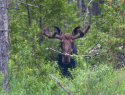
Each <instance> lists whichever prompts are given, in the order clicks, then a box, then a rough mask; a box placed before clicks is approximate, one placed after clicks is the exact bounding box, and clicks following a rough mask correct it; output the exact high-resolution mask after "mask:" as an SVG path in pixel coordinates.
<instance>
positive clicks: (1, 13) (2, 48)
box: [0, 0, 9, 92]
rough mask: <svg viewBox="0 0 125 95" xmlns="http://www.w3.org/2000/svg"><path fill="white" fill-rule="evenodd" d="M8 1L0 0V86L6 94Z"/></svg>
mask: <svg viewBox="0 0 125 95" xmlns="http://www.w3.org/2000/svg"><path fill="white" fill-rule="evenodd" d="M7 7H8V0H0V72H1V71H2V73H3V74H4V80H3V82H2V86H3V87H4V88H5V91H6V92H9V88H8V70H7V67H8V57H9V42H8V10H7Z"/></svg>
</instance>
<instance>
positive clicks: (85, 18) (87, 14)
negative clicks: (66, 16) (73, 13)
mask: <svg viewBox="0 0 125 95" xmlns="http://www.w3.org/2000/svg"><path fill="white" fill-rule="evenodd" d="M92 1H93V0H91V1H90V2H89V3H88V5H87V10H86V11H87V14H86V16H85V19H84V24H83V26H85V21H86V18H87V16H88V13H89V10H88V6H89V5H90V3H91V2H92Z"/></svg>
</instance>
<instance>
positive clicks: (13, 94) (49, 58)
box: [0, 0, 125, 95]
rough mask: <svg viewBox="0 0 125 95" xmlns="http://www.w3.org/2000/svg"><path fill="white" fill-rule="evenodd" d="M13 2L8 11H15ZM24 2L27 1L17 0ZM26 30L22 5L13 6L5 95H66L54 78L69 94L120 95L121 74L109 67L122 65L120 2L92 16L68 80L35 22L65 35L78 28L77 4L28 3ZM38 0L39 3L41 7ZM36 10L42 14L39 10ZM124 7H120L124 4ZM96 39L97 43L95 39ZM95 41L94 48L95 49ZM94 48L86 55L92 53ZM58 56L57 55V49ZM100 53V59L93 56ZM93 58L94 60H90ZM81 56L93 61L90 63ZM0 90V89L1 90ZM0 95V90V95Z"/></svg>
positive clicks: (55, 0) (52, 0)
mask: <svg viewBox="0 0 125 95" xmlns="http://www.w3.org/2000/svg"><path fill="white" fill-rule="evenodd" d="M15 1H16V0H13V1H12V2H11V3H10V4H9V7H15ZM22 1H24V3H26V0H22ZM27 1H28V3H29V4H31V5H35V6H38V7H37V8H36V7H34V6H30V5H29V6H28V7H29V13H30V20H31V26H30V25H29V18H28V10H27V6H26V4H20V3H19V2H17V4H16V7H17V8H20V9H17V10H15V9H14V10H10V11H9V13H11V22H10V25H9V28H10V29H11V33H10V36H11V47H10V53H9V54H10V56H9V64H8V73H9V90H10V93H9V94H10V95H41V94H42V95H50V94H51V95H67V92H66V91H64V90H63V89H62V88H61V87H59V85H58V84H57V83H56V82H54V80H53V79H52V78H51V77H50V76H49V74H53V76H54V77H56V78H57V79H58V80H59V81H60V83H61V84H62V85H63V86H65V87H66V88H67V89H68V90H69V91H70V92H72V93H74V95H88V94H92V95H96V94H99V95H111V94H120V95H122V94H124V93H125V90H124V89H125V87H124V85H125V75H124V73H125V69H124V68H123V69H119V70H117V71H116V70H114V69H113V66H114V65H115V64H119V63H121V62H122V61H123V59H122V55H123V53H124V52H125V49H124V43H125V40H124V37H125V35H124V22H123V20H124V15H123V13H124V12H123V11H124V7H122V5H123V3H118V4H112V5H111V6H109V2H107V3H106V2H105V3H104V6H103V7H102V12H101V14H100V15H99V16H95V17H94V16H93V17H92V19H93V24H92V25H91V28H90V30H89V33H87V34H86V35H85V36H84V45H83V40H82V38H81V39H77V40H75V43H76V45H77V48H78V54H79V56H75V55H74V58H75V60H76V62H77V64H76V65H77V67H76V68H75V69H73V71H71V70H70V69H69V71H70V72H71V74H72V76H73V80H71V78H70V77H68V78H67V77H63V78H62V77H61V75H60V70H59V68H58V65H57V61H56V59H57V58H58V57H57V55H58V54H57V53H55V52H54V51H50V50H46V48H47V47H52V48H53V49H55V50H59V48H58V46H59V44H57V43H56V40H55V39H51V40H49V39H48V38H47V37H44V36H41V37H42V39H41V40H40V41H41V44H40V43H39V33H40V32H41V31H42V29H40V27H39V26H40V25H39V22H40V21H39V20H40V17H42V23H41V24H42V28H43V27H46V26H49V27H50V28H51V31H53V30H52V26H55V25H56V26H59V27H60V29H61V30H62V31H63V32H64V33H71V32H70V31H72V30H73V29H74V27H76V26H79V25H82V23H83V20H82V19H83V18H82V16H81V17H80V18H78V13H79V12H80V11H78V9H77V6H76V5H77V1H76V0H73V1H71V2H70V3H67V0H35V1H33V0H27ZM40 1H41V2H40ZM40 5H41V6H42V9H41V10H40ZM123 6H124V5H123ZM100 38H101V40H100V41H99V42H98V40H99V39H100ZM97 42H98V44H97V45H95V44H96V43H97ZM94 45H95V47H94V49H92V50H91V48H92V47H93V46H94ZM59 51H60V50H59ZM97 53H100V54H97ZM95 54H97V55H96V56H94V55H95ZM80 55H89V56H93V57H92V58H86V57H81V56H80ZM1 80H2V77H1V78H0V81H1ZM0 90H1V88H0ZM1 93H2V90H1Z"/></svg>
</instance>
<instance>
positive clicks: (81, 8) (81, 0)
mask: <svg viewBox="0 0 125 95" xmlns="http://www.w3.org/2000/svg"><path fill="white" fill-rule="evenodd" d="M83 2H84V1H83V0H77V5H78V9H79V10H80V13H79V17H81V15H82V13H83V12H84V11H83Z"/></svg>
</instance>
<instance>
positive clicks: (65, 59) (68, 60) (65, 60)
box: [62, 55, 70, 64]
mask: <svg viewBox="0 0 125 95" xmlns="http://www.w3.org/2000/svg"><path fill="white" fill-rule="evenodd" d="M62 62H63V64H69V63H70V56H68V55H62Z"/></svg>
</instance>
